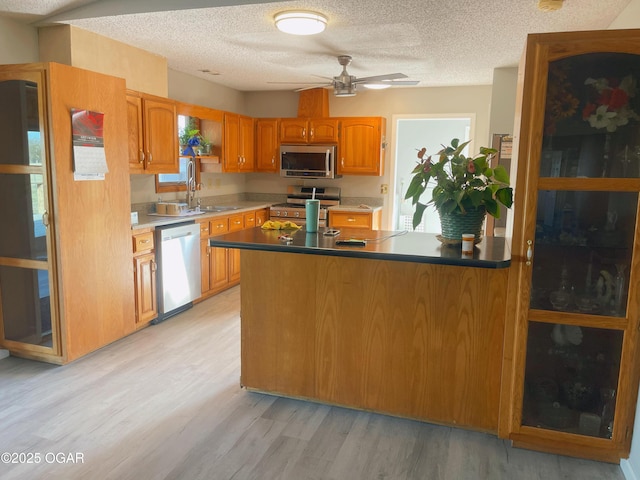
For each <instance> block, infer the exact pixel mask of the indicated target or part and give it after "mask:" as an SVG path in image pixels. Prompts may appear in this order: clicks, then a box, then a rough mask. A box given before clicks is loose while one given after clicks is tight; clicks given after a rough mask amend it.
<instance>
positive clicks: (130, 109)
mask: <svg viewBox="0 0 640 480" xmlns="http://www.w3.org/2000/svg"><path fill="white" fill-rule="evenodd" d="M127 123H128V126H129V136H128V145H129V148H128V151H129V170H130V171H131V173H143V172H144V166H145V163H144V160H145V152H144V129H143V127H142V99H141V98H140V97H137V96H133V95H127Z"/></svg>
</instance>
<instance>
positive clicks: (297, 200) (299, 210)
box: [269, 185, 340, 227]
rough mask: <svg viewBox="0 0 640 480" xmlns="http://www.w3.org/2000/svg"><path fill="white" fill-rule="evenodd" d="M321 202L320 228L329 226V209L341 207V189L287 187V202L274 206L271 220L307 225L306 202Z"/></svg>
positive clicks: (271, 211) (271, 210)
mask: <svg viewBox="0 0 640 480" xmlns="http://www.w3.org/2000/svg"><path fill="white" fill-rule="evenodd" d="M314 188H315V198H316V200H320V220H319V222H318V226H319V227H326V226H327V218H328V215H327V208H329V207H331V206H333V205H340V189H339V188H338V187H301V186H299V185H289V186H288V187H287V202H286V203H278V204H276V205H273V206H272V207H271V209H270V211H269V216H270V218H271V220H291V221H292V222H295V223H296V224H298V225H305V224H306V220H305V208H304V203H305V200H307V199H310V198H312V197H313V190H314Z"/></svg>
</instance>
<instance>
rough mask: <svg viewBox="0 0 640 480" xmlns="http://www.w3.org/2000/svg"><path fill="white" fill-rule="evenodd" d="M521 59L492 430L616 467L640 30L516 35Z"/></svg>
mask: <svg viewBox="0 0 640 480" xmlns="http://www.w3.org/2000/svg"><path fill="white" fill-rule="evenodd" d="M523 61H524V63H523V65H521V71H520V72H521V77H520V78H521V82H520V85H519V86H520V89H519V92H518V97H517V98H518V102H519V105H518V109H517V112H518V117H517V119H516V125H518V126H519V132H516V135H515V137H514V138H515V140H516V142H518V145H515V146H514V152H517V161H516V162H515V163H514V166H516V167H517V183H516V188H515V191H516V192H517V193H516V198H515V201H514V208H515V209H516V212H515V215H514V226H513V236H512V251H513V255H512V263H511V269H510V276H511V278H510V280H509V296H508V298H509V305H508V316H507V322H506V323H505V326H506V329H505V342H504V345H505V352H504V367H503V378H504V382H503V385H504V389H505V390H504V393H503V395H502V398H503V399H509V405H508V408H507V406H506V405H505V408H501V411H502V412H504V414H501V431H502V434H503V436H506V437H508V438H510V439H511V440H512V441H513V442H514V445H516V446H522V447H528V448H533V449H537V450H542V451H548V452H554V453H560V454H565V455H574V456H577V457H584V458H591V459H595V460H605V461H611V462H616V463H617V462H618V461H619V460H620V458H626V457H627V456H628V454H629V450H630V444H631V438H632V434H631V433H632V430H633V425H634V415H635V411H636V401H637V395H638V377H639V370H638V367H639V357H638V355H639V354H640V353H639V349H638V327H639V326H640V322H639V317H640V291H639V287H640V255H639V253H640V252H639V251H638V246H639V245H640V226H639V223H638V211H639V207H640V203H639V201H638V198H639V196H640V169H639V166H638V165H639V164H638V151H637V147H636V146H637V145H638V144H640V117H639V116H638V114H640V97H639V96H638V95H637V94H636V88H637V87H636V81H637V79H638V78H640V31H639V30H618V31H616V30H608V31H602V32H572V33H557V34H556V33H553V34H539V35H529V37H528V41H527V46H526V51H525V55H524V57H523ZM637 433H638V432H636V434H637Z"/></svg>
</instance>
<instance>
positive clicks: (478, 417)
mask: <svg viewBox="0 0 640 480" xmlns="http://www.w3.org/2000/svg"><path fill="white" fill-rule="evenodd" d="M242 270H243V271H250V272H251V275H243V277H242V379H241V381H242V384H243V385H244V386H245V387H247V388H251V389H256V390H262V391H267V392H272V393H278V394H282V395H287V396H294V397H303V398H309V399H315V400H319V401H322V402H327V403H332V404H338V405H344V406H350V407H355V408H362V409H366V410H374V411H379V412H383V413H390V414H393V415H400V416H406V417H411V418H416V419H420V420H427V421H431V422H435V423H442V424H447V425H457V426H464V427H468V428H472V429H477V430H482V431H489V432H494V433H495V432H497V430H498V412H499V402H500V377H501V362H502V343H503V342H502V340H503V328H504V317H505V304H506V288H505V285H506V281H507V275H508V269H484V268H469V267H452V266H443V265H433V264H418V263H406V262H393V261H385V260H370V259H356V258H344V257H332V256H320V255H304V254H289V253H276V252H257V251H250V250H245V251H243V252H242ZM300 272H304V275H302V276H301V275H300ZM293 286H295V288H292V287H293ZM249 292H250V293H249ZM292 292H293V294H292Z"/></svg>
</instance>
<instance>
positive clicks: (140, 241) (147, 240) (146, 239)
mask: <svg viewBox="0 0 640 480" xmlns="http://www.w3.org/2000/svg"><path fill="white" fill-rule="evenodd" d="M150 241H151V240H149V239H148V238H145V239H144V240H138V242H139V243H141V244H143V245H144V244H145V243H149V242H150Z"/></svg>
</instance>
